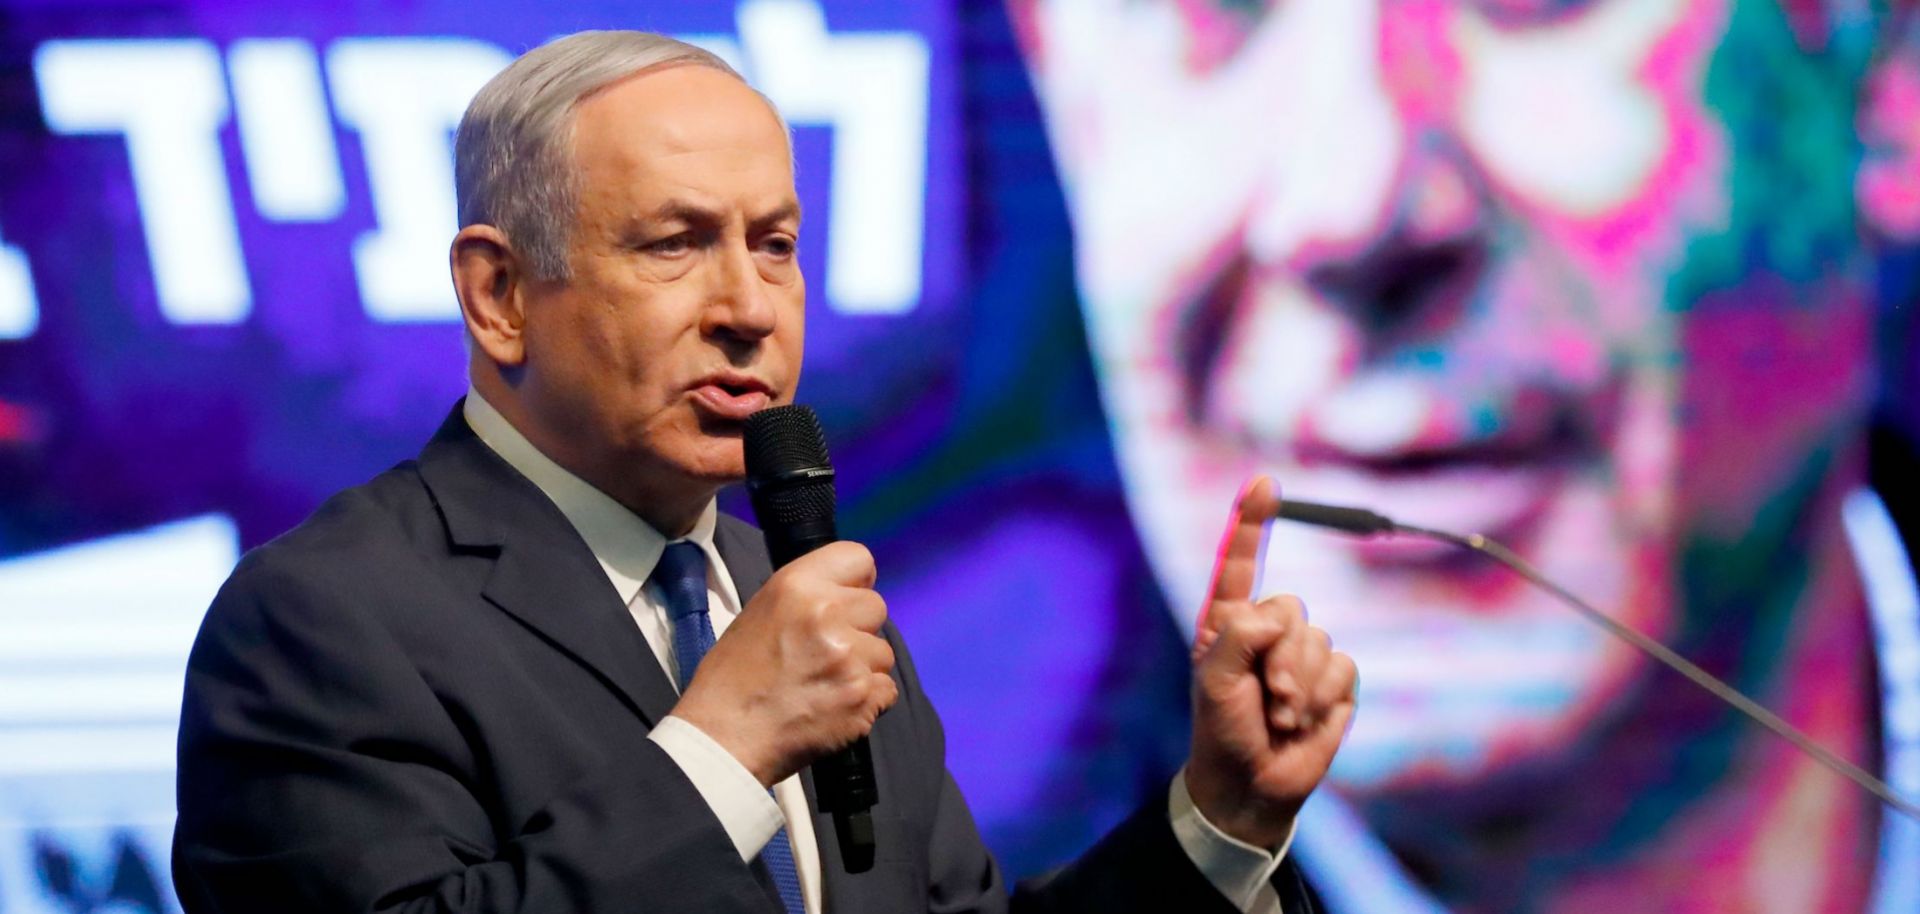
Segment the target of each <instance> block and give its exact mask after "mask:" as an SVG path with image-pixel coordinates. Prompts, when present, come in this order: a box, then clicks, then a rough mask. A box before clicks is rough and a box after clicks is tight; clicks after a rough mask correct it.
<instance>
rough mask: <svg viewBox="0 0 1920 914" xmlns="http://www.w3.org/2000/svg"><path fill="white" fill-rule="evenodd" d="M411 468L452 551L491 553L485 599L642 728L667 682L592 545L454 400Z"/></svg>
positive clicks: (668, 701)
mask: <svg viewBox="0 0 1920 914" xmlns="http://www.w3.org/2000/svg"><path fill="white" fill-rule="evenodd" d="M463 402H464V401H463ZM419 470H420V478H421V480H422V481H423V482H424V483H425V484H426V487H427V490H428V492H429V493H430V494H431V495H432V497H433V500H434V503H435V504H436V505H437V506H438V507H439V509H440V516H441V518H442V520H443V521H444V522H445V523H446V526H447V539H448V542H449V544H450V545H451V546H452V547H453V549H454V550H456V551H463V552H472V553H481V554H485V553H489V552H490V553H492V554H493V555H494V557H495V558H494V564H493V570H492V572H491V573H490V574H489V575H488V576H487V581H486V584H485V586H484V588H483V589H482V592H481V595H482V596H483V597H484V598H485V599H486V600H487V602H489V603H492V604H493V605H494V606H496V607H499V608H500V609H501V610H502V611H504V612H506V613H508V614H509V615H511V616H513V617H514V618H515V619H518V620H519V621H520V622H521V623H522V624H524V625H526V626H527V627H528V628H530V629H532V630H533V631H535V632H537V633H538V634H539V635H540V636H541V637H543V638H545V639H546V640H548V641H549V642H551V643H553V644H554V645H555V646H557V647H559V648H560V649H561V650H562V651H565V652H566V653H567V654H569V655H571V656H572V657H573V658H574V659H575V660H576V661H578V662H579V663H581V664H582V665H584V666H586V667H587V668H588V669H590V670H592V671H593V672H594V673H595V674H596V675H597V676H598V677H599V678H600V679H601V680H602V681H603V682H605V683H606V684H607V686H608V687H609V688H611V689H613V690H614V691H615V692H617V693H618V694H619V695H620V697H621V699H622V700H623V701H624V702H625V703H626V704H627V706H628V707H630V708H632V709H633V711H634V713H636V714H638V715H640V717H641V718H643V719H644V720H645V721H646V723H647V724H648V726H652V725H653V724H655V723H657V722H658V721H659V720H660V718H662V717H665V716H666V715H667V712H668V711H670V710H672V708H673V704H674V702H675V701H676V700H677V698H678V695H677V693H675V691H674V688H673V684H672V683H670V682H668V681H667V676H666V672H665V671H664V670H662V669H660V664H658V663H657V662H655V661H654V656H653V651H652V650H651V649H650V648H649V647H648V646H647V642H646V636H644V635H642V634H641V633H640V629H639V627H638V626H636V625H635V624H634V622H633V618H632V617H631V616H630V615H628V613H627V608H626V607H625V606H622V605H621V603H620V597H619V594H618V592H617V591H615V590H614V588H613V583H612V582H611V581H608V580H607V575H606V572H605V571H604V570H602V569H601V567H600V563H599V562H598V561H597V560H595V559H594V557H593V553H592V551H591V550H589V549H588V548H587V544H586V543H585V542H584V541H583V540H581V539H580V535H579V534H578V533H576V532H575V531H574V529H573V525H572V524H570V523H568V522H567V519H566V516H565V515H563V514H561V513H560V509H559V508H556V507H554V505H553V502H552V501H550V500H549V499H548V498H547V496H546V495H545V493H542V492H541V491H540V489H539V487H537V486H535V485H534V484H533V483H532V482H530V481H529V480H528V479H527V478H526V477H524V476H522V475H520V473H519V471H517V470H515V469H514V468H513V467H512V466H511V465H509V464H508V463H507V462H506V461H505V460H503V459H501V458H500V456H499V455H498V454H495V453H494V452H493V449H491V448H489V447H487V445H486V442H483V441H481V440H480V438H479V437H478V436H477V435H475V434H474V433H473V430H472V429H471V428H469V427H468V426H467V421H466V418H465V416H463V415H462V412H461V404H455V406H454V408H453V414H452V415H450V416H448V417H447V420H446V421H445V422H444V423H442V424H441V426H440V430H439V431H438V432H437V433H435V434H434V436H433V439H432V440H431V441H429V442H427V446H426V448H425V449H424V450H422V451H421V453H420V459H419ZM755 586H758V585H757V584H756V585H755Z"/></svg>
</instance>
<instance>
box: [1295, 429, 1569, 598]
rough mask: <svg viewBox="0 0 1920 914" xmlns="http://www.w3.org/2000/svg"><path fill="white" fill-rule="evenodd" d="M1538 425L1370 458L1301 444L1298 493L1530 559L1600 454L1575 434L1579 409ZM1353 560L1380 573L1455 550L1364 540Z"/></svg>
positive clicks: (1415, 443)
mask: <svg viewBox="0 0 1920 914" xmlns="http://www.w3.org/2000/svg"><path fill="white" fill-rule="evenodd" d="M1545 413H1546V414H1545V415H1542V414H1538V413H1536V414H1535V415H1534V416H1532V417H1530V421H1525V420H1523V421H1515V422H1510V423H1504V427H1503V428H1502V429H1501V430H1499V431H1496V432H1493V433H1492V434H1489V435H1486V436H1484V437H1470V436H1464V435H1457V434H1450V433H1446V432H1441V433H1438V434H1425V435H1420V436H1418V437H1417V438H1416V439H1415V440H1411V441H1407V442H1404V443H1403V444H1402V445H1400V446H1397V447H1391V448H1387V449H1383V450H1378V451H1370V452H1366V453H1355V452H1352V451H1347V450H1343V449H1341V448H1338V447H1330V446H1327V443H1326V442H1325V441H1324V440H1323V441H1319V442H1315V441H1313V440H1312V436H1311V435H1308V436H1307V438H1308V440H1306V441H1296V442H1294V444H1295V446H1296V448H1295V450H1296V453H1295V457H1296V459H1297V461H1298V465H1299V466H1300V468H1301V471H1302V472H1301V476H1300V478H1299V479H1298V480H1297V484H1296V485H1295V486H1293V487H1291V492H1292V493H1293V494H1296V495H1298V496H1299V497H1301V498H1304V499H1309V500H1314V501H1321V500H1324V501H1328V502H1335V503H1345V504H1354V505H1357V506H1362V507H1366V508H1370V509H1372V510H1375V511H1378V512H1380V513H1382V514H1385V515H1387V516H1389V517H1392V518H1394V519H1396V520H1399V521H1403V522H1405V523H1409V524H1414V525H1417V526H1422V527H1431V528H1435V529H1439V530H1446V531H1449V532H1453V533H1461V534H1471V533H1479V534H1483V535H1485V536H1488V537H1491V538H1493V539H1496V540H1500V541H1501V542H1503V543H1505V544H1507V545H1508V546H1510V547H1512V548H1515V549H1519V550H1522V551H1524V550H1525V549H1526V548H1527V546H1528V545H1529V544H1530V542H1531V540H1532V534H1533V533H1534V532H1535V531H1537V530H1538V529H1539V528H1540V527H1541V523H1542V521H1543V520H1544V519H1545V518H1546V517H1547V516H1548V515H1549V514H1550V513H1551V512H1552V510H1553V507H1554V504H1555V503H1556V501H1557V499H1558V498H1559V496H1560V495H1561V494H1563V493H1564V492H1565V490H1566V488H1567V486H1568V484H1569V483H1571V482H1572V481H1573V480H1575V479H1576V478H1578V477H1581V476H1583V475H1585V474H1586V473H1587V472H1588V471H1590V469H1591V467H1592V465H1593V464H1594V462H1595V461H1597V460H1598V459H1599V455H1600V453H1601V450H1600V446H1599V444H1598V441H1597V440H1596V439H1595V437H1594V435H1593V431H1594V430H1591V429H1585V430H1583V429H1578V428H1575V427H1574V425H1575V423H1574V422H1572V421H1571V419H1570V417H1571V416H1573V415H1575V414H1576V413H1577V410H1576V409H1574V404H1571V403H1560V404H1555V405H1554V407H1551V408H1549V409H1547V410H1546V411H1545ZM1352 545H1353V549H1354V553H1355V554H1356V555H1357V556H1358V557H1359V558H1360V559H1361V560H1362V561H1364V562H1366V563H1368V564H1371V565H1378V566H1413V565H1424V564H1431V563H1436V562H1447V561H1449V560H1450V559H1452V558H1453V557H1454V550H1452V549H1451V547H1447V546H1444V545H1441V544H1434V543H1429V542H1425V541H1421V540H1416V539H1412V538H1408V537H1379V538H1374V539H1368V540H1357V541H1355V542H1354V543H1353V544H1352Z"/></svg>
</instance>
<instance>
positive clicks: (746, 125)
mask: <svg viewBox="0 0 1920 914" xmlns="http://www.w3.org/2000/svg"><path fill="white" fill-rule="evenodd" d="M456 158H457V171H458V176H459V177H458V183H459V195H460V201H461V221H462V223H463V224H464V225H465V226H466V227H465V228H463V229H462V230H461V231H460V233H459V235H458V236H457V237H456V238H455V240H454V243H453V250H452V266H453V275H454V284H455V287H456V289H457V291H458V294H459V297H460V301H461V307H462V310H463V313H464V315H465V319H466V324H467V330H468V333H469V336H470V342H471V360H470V371H471V377H472V390H471V391H470V392H469V394H468V397H467V398H466V400H465V401H463V403H462V405H461V407H459V408H458V409H456V410H455V412H454V414H453V415H451V416H450V417H449V418H448V419H447V421H446V423H445V424H444V425H443V426H442V428H441V430H440V431H439V433H438V434H436V435H435V436H434V438H433V440H432V441H431V442H429V443H428V445H427V447H426V448H425V449H424V450H423V451H422V452H421V454H420V457H419V459H418V460H416V461H413V462H409V463H405V464H402V465H400V466H398V467H396V468H395V469H393V470H391V471H389V472H387V473H385V474H383V475H381V476H380V477H378V478H376V479H375V480H373V481H372V482H370V483H368V484H366V485H363V486H360V487H357V488H354V489H351V490H349V491H347V492H344V493H342V494H340V495H339V496H336V497H335V498H333V499H331V500H330V501H328V502H327V504H325V505H324V506H322V507H321V509H320V510H319V511H318V512H317V513H316V514H315V515H314V516H313V517H312V518H310V519H309V520H308V521H307V522H306V523H304V524H302V525H301V526H300V527H299V528H298V529H296V530H294V531H293V532H291V533H289V534H287V535H286V536H284V537H281V538H280V539H278V540H275V541H274V542H272V543H270V544H268V545H266V546H264V547H262V548H260V549H258V550H256V551H254V552H253V553H251V554H249V555H248V556H247V557H246V559H245V560H243V561H242V562H241V564H240V567H239V568H238V569H236V570H235V572H234V574H233V576H232V578H231V579H230V580H229V581H228V583H227V585H226V586H225V587H224V588H223V589H222V590H221V593H220V595H219V597H218V598H216V600H215V602H214V605H213V606H212V608H211V609H210V610H209V612H208V615H207V620H206V622H205V623H204V625H203V628H202V630H201V634H200V637H199V639H198V641H197V642H196V644H195V647H194V651H193V655H192V658H191V660H190V663H189V669H188V675H187V685H186V702H185V708H184V712H183V716H182V723H181V738H180V784H179V803H180V818H179V824H178V827H177V831H176V834H175V847H174V876H175V882H176V884H177V886H178V888H179V893H180V897H181V899H182V903H183V905H184V906H185V907H186V908H187V910H189V911H193V912H201V911H244V912H253V911H268V910H273V911H288V910H294V911H315V912H343V911H418V912H424V911H474V912H480V911H489V912H491V911H595V912H599V911H638V910H690V911H696V910H697V911H706V910H760V911H769V910H783V909H784V910H787V911H789V912H793V914H797V912H800V911H809V912H819V911H823V910H833V911H869V912H894V911H919V910H928V911H934V910H937V911H997V910H1003V909H1005V908H1007V907H1008V905H1009V901H1010V899H1009V897H1008V894H1007V891H1006V888H1005V887H1004V885H1003V883H1002V879H1001V876H1000V874H999V872H998V870H997V869H996V867H995V865H994V863H993V860H992V858H991V857H990V856H989V855H988V853H987V851H986V849H985V847H984V846H983V845H982V843H981V841H980V838H979V835H978V834H977V832H976V830H975V828H974V825H973V822H972V818H971V816H970V815H969V814H968V812H967V809H966V806H965V803H964V801H963V800H962V798H961V797H960V795H959V792H958V790H957V789H956V787H955V786H954V783H953V780H952V779H951V777H949V776H948V774H947V773H946V769H945V765H944V762H943V758H944V736H943V734H942V731H941V727H940V723H939V719H938V717H937V716H936V715H935V713H934V711H933V709H932V707H931V706H930V705H929V704H928V702H927V699H926V696H925V695H924V694H923V693H922V692H921V690H920V688H919V683H918V680H917V678H916V676H915V675H914V671H913V667H912V663H911V661H910V660H909V659H908V656H907V653H906V650H905V646H904V645H903V644H901V642H900V639H899V635H898V633H897V632H896V631H894V630H893V628H892V627H891V626H889V625H888V624H887V623H886V607H885V604H884V602H883V601H882V600H881V598H880V597H879V595H878V594H877V593H876V592H875V591H874V590H873V582H874V574H875V569H874V566H873V560H872V557H871V556H870V555H869V554H868V553H867V552H866V551H865V550H864V549H862V548H861V547H859V546H858V545H856V544H852V543H838V544H834V545H832V546H829V547H827V548H824V549H821V550H818V551H816V552H814V553H811V554H809V555H807V556H805V557H803V558H801V559H799V560H797V561H795V562H793V563H792V564H790V565H788V566H787V567H785V568H783V569H781V570H780V571H778V572H777V573H776V572H773V571H772V570H771V568H770V567H769V564H768V561H767V557H766V553H765V551H764V547H763V544H762V543H761V542H760V539H759V537H758V534H757V533H755V532H754V531H753V529H752V528H751V527H748V526H747V525H745V524H743V523H741V522H739V521H736V520H733V519H731V518H726V517H722V516H719V515H718V513H717V512H716V510H715V507H714V495H715V493H716V492H717V491H718V490H719V489H720V488H721V487H722V486H725V485H727V484H730V483H733V482H737V481H738V480H739V479H740V478H741V476H742V475H743V472H744V470H743V466H742V460H743V458H742V454H741V445H740V432H741V427H742V423H743V421H744V419H745V418H746V417H747V416H748V415H750V414H751V413H753V412H755V411H757V410H759V409H761V408H764V407H765V406H767V405H770V404H776V403H783V402H788V401H790V400H791V398H792V394H793V387H794V384H795V381H796V380H797V375H798V369H799V365H800V355H801V339H802V329H803V323H802V318H803V310H802V302H803V300H804V286H803V283H802V280H801V277H800V275H799V271H798V267H797V265H796V263H795V259H794V247H795V243H796V238H797V235H798V231H799V209H798V204H797V202H796V200H795V197H794V192H793V179H792V166H791V158H790V153H789V148H788V145H787V135H786V132H785V128H784V125H783V124H782V123H781V122H780V120H779V118H778V115H777V114H776V113H775V112H774V111H773V110H772V109H771V106H769V105H768V104H767V103H766V102H765V100H764V99H762V98H761V97H759V96H758V95H757V94H756V93H754V92H753V91H752V90H751V89H750V88H748V87H747V86H746V85H745V83H743V82H742V81H741V80H740V79H739V77H738V76H737V75H735V74H734V73H733V72H732V71H731V70H729V69H727V68H726V65H725V64H724V63H721V62H720V61H718V60H717V59H715V58H713V57H711V55H707V54H706V53H705V52H702V51H699V50H697V49H695V48H692V47H689V46H686V45H683V44H680V43H678V42H674V41H671V40H669V39H664V38H661V37H659V36H652V35H644V34H640V33H583V34H581V35H576V36H571V37H569V38H566V39H562V40H559V41H556V42H554V43H552V44H549V45H546V46H544V47H542V48H539V49H536V50H535V51H533V52H530V53H529V54H527V55H526V56H524V57H522V58H521V59H520V60H518V61H516V62H515V63H514V64H513V65H512V66H511V67H509V68H508V69H507V70H506V71H504V72H503V73H502V74H501V75H500V76H498V77H496V78H495V79H494V80H493V82H491V83H489V84H488V86H487V87H486V88H485V89H483V90H482V91H481V92H480V94H479V95H478V96H476V98H475V100H474V102H473V104H472V106H471V107H470V108H469V110H468V112H467V116H466V118H465V119H464V120H463V122H462V125H461V129H460V134H459V137H458V140H457V143H456ZM1276 505H1277V502H1276V496H1275V495H1274V493H1273V491H1272V486H1271V484H1270V483H1267V482H1264V481H1261V482H1257V483H1256V484H1254V485H1252V486H1249V487H1248V489H1247V491H1246V492H1245V493H1243V495H1242V498H1241V501H1240V504H1239V505H1238V506H1236V513H1235V518H1234V521H1233V522H1232V523H1231V524H1230V527H1229V531H1228V536H1227V539H1226V545H1225V547H1224V548H1223V550H1222V559H1221V563H1220V569H1219V572H1218V573H1217V575H1216V580H1215V586H1214V592H1213V594H1212V596H1211V598H1210V601H1209V604H1208V607H1207V610H1206V615H1205V622H1204V624H1203V626H1202V633H1201V636H1200V638H1199V640H1198V643H1197V644H1196V647H1195V658H1196V667H1195V688H1194V694H1195V724H1194V735H1193V755H1192V758H1191V760H1190V761H1189V763H1188V765H1187V767H1186V769H1185V770H1184V771H1183V772H1182V774H1181V776H1179V777H1177V778H1176V779H1175V782H1174V784H1173V785H1172V786H1171V788H1170V790H1169V793H1168V796H1167V798H1166V800H1165V801H1164V802H1155V803H1151V804H1149V805H1148V806H1147V807H1146V808H1144V809H1142V810H1141V811H1140V812H1139V813H1137V814H1136V815H1135V816H1133V817H1132V818H1131V819H1130V820H1129V821H1128V822H1127V823H1125V824H1123V825H1122V826H1120V827H1119V828H1118V829H1116V830H1115V831H1114V832H1113V833H1112V834H1111V835H1109V836H1108V837H1107V838H1106V839H1105V840H1103V841H1102V842H1101V843H1100V844H1099V845H1098V846H1097V847H1095V848H1094V849H1093V850H1092V851H1090V852H1089V853H1088V854H1087V855H1086V856H1085V857H1084V858H1082V859H1081V860H1080V861H1078V862H1077V863H1076V864H1074V865H1073V866H1071V867H1069V868H1067V869H1066V870H1065V871H1064V872H1062V873H1060V874H1059V875H1057V876H1055V877H1054V878H1052V879H1051V880H1049V881H1047V882H1046V883H1045V884H1043V885H1039V886H1035V887H1031V888H1028V889H1026V890H1023V891H1021V892H1019V893H1016V894H1015V895H1014V896H1013V897H1012V899H1011V902H1012V903H1013V905H1014V906H1015V907H1023V906H1024V907H1030V908H1032V909H1036V910H1103V911H1105V910H1164V909H1169V908H1179V909H1182V910H1186V909H1192V910H1204V909H1207V908H1209V907H1211V908H1216V909H1219V910H1222V911H1231V910H1243V911H1250V910H1263V911H1271V910H1276V909H1278V910H1284V911H1287V912H1289V914H1298V912H1303V911H1309V910H1312V901H1311V898H1310V896H1309V894H1308V893H1307V892H1306V890H1305V888H1304V886H1303V885H1302V884H1301V883H1300V881H1299V879H1298V877H1297V875H1296V874H1295V872H1294V870H1293V869H1292V867H1291V866H1290V865H1288V864H1287V863H1286V861H1285V847H1286V844H1287V842H1288V841H1289V840H1290V837H1291V833H1292V824H1293V817H1294V815H1295V813H1296V812H1297V811H1298V809H1299V806H1300V803H1301V802H1302V801H1303V800H1304V799H1305V797H1306V796H1307V794H1308V793H1309V792H1310V791H1311V790H1312V789H1313V788H1314V786H1315V785H1316V784H1318V782H1319V781H1320V779H1321V778H1322V777H1323V776H1324V774H1325V772H1326V768H1327V765H1328V764H1329V763H1330V762H1331V760H1332V757H1333V753H1334V751H1335V749H1337V747H1338V745H1339V742H1340V739H1341V737H1342V735H1343V734H1344V732H1345V728H1346V724H1347V722H1348V720H1349V719H1350V717H1351V714H1352V710H1353V704H1352V694H1353V680H1354V669H1353V665H1352V662H1351V661H1350V660H1349V659H1347V658H1346V657H1345V656H1344V655H1340V654H1337V653H1333V652H1332V651H1331V650H1330V649H1329V646H1328V644H1327V641H1326V638H1325V635H1324V634H1323V633H1321V632H1320V631H1319V630H1318V629H1315V628H1313V627H1311V626H1309V625H1307V624H1306V622H1305V619H1304V617H1303V614H1302V612H1301V609H1300V606H1299V604H1298V601H1295V600H1293V599H1291V598H1286V597H1278V598H1270V599H1266V600H1260V601H1257V602H1256V601H1255V600H1254V599H1253V598H1252V588H1253V573H1254V567H1255V565H1256V563H1257V553H1258V549H1259V544H1260V537H1261V529H1262V526H1263V521H1264V519H1265V518H1266V517H1270V516H1271V514H1272V512H1273V510H1274V508H1275V507H1276ZM1196 545H1198V544H1196ZM889 709H890V710H889ZM882 711H886V713H885V714H884V715H882V713H881V712H882ZM862 734H868V735H870V736H871V741H872V749H873V756H874V763H875V768H876V773H877V780H878V783H879V788H880V801H879V804H878V805H877V806H876V807H875V824H876V837H877V842H876V843H877V845H878V857H877V860H876V862H875V865H874V866H873V868H872V869H871V870H870V871H868V872H864V873H860V874H848V873H847V872H846V871H845V866H844V863H843V861H842V860H841V859H840V857H839V853H838V848H837V845H836V844H835V842H833V841H831V840H821V839H822V838H824V837H825V830H826V829H828V828H830V827H831V826H830V824H829V820H823V819H821V818H820V817H819V816H818V814H817V813H816V812H815V811H814V810H815V805H814V804H813V802H812V800H811V790H812V788H811V782H810V780H809V778H808V776H807V774H806V766H807V765H808V764H809V763H810V762H811V761H813V760H814V759H816V758H819V757H820V756H821V755H823V754H825V753H827V752H830V751H833V750H834V749H836V748H838V747H841V746H844V745H846V744H847V743H848V742H850V741H851V740H852V739H854V738H855V737H857V736H860V735H862Z"/></svg>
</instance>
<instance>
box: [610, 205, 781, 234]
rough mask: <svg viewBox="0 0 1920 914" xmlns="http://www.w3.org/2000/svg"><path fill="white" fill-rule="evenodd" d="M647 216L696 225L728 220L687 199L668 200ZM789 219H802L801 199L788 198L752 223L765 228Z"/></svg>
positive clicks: (723, 215) (755, 226) (709, 224)
mask: <svg viewBox="0 0 1920 914" xmlns="http://www.w3.org/2000/svg"><path fill="white" fill-rule="evenodd" d="M645 218H646V219H647V221H649V222H683V223H686V224H688V225H694V226H717V225H720V224H721V223H724V222H726V221H727V217H726V214H725V213H723V212H721V211H720V210H717V209H710V208H708V207H705V206H701V205H699V204H697V203H692V202H689V201H686V200H668V201H666V202H665V203H662V204H660V205H659V206H656V207H654V208H653V209H652V210H650V211H648V212H647V213H646V215H645ZM788 221H793V222H798V221H800V203H799V201H796V200H788V201H787V202H785V203H782V204H780V205H779V206H776V207H774V208H773V209H771V210H769V211H767V212H765V213H762V214H760V215H758V216H755V217H753V219H752V220H750V224H751V225H752V227H754V228H765V227H767V226H770V225H778V224H780V223H782V222H788Z"/></svg>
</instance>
